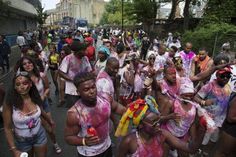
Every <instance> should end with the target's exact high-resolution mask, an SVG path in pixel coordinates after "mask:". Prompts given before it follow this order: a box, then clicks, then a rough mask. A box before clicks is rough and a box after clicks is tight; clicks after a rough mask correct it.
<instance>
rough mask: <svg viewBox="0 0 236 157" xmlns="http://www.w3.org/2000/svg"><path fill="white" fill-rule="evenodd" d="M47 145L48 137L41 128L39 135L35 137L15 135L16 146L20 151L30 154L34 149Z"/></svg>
mask: <svg viewBox="0 0 236 157" xmlns="http://www.w3.org/2000/svg"><path fill="white" fill-rule="evenodd" d="M46 143H47V135H46V132H45V130H44V128H43V127H42V126H41V127H40V129H39V131H38V133H37V134H36V135H34V136H33V137H19V136H17V135H15V144H16V147H17V149H18V150H20V151H22V152H28V151H30V150H31V149H32V148H33V147H39V146H43V145H45V144H46Z"/></svg>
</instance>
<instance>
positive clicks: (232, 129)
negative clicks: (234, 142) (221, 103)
mask: <svg viewBox="0 0 236 157" xmlns="http://www.w3.org/2000/svg"><path fill="white" fill-rule="evenodd" d="M221 130H222V131H224V132H226V133H227V134H229V135H231V136H233V137H234V138H236V124H235V123H228V122H227V121H225V122H224V124H223V126H222V129H221Z"/></svg>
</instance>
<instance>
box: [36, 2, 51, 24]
mask: <svg viewBox="0 0 236 157" xmlns="http://www.w3.org/2000/svg"><path fill="white" fill-rule="evenodd" d="M35 9H36V11H37V15H36V16H35V18H36V20H37V22H38V24H39V27H40V29H42V27H43V24H44V23H45V21H46V19H47V17H48V16H49V15H48V14H47V12H45V11H44V8H43V7H42V5H38V6H37V7H35Z"/></svg>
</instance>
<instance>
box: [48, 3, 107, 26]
mask: <svg viewBox="0 0 236 157" xmlns="http://www.w3.org/2000/svg"><path fill="white" fill-rule="evenodd" d="M105 5H106V2H105V1H104V0H60V2H59V3H57V4H56V8H55V10H53V9H51V10H47V13H48V14H49V17H48V19H47V20H46V23H47V25H55V24H60V25H63V19H65V18H68V17H70V18H74V19H80V18H82V19H86V20H88V23H89V24H92V25H95V24H98V23H99V21H100V19H101V17H102V14H103V12H104V10H105Z"/></svg>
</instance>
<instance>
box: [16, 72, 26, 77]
mask: <svg viewBox="0 0 236 157" xmlns="http://www.w3.org/2000/svg"><path fill="white" fill-rule="evenodd" d="M18 76H29V73H28V72H26V71H19V72H17V73H16V77H18Z"/></svg>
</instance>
